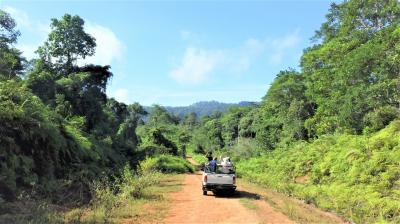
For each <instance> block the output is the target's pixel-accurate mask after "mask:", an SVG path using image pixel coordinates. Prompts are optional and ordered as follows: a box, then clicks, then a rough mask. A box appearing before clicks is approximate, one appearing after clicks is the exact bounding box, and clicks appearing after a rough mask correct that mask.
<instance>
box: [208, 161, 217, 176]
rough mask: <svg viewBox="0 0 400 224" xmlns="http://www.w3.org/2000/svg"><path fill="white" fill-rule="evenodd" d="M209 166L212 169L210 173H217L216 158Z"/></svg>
mask: <svg viewBox="0 0 400 224" xmlns="http://www.w3.org/2000/svg"><path fill="white" fill-rule="evenodd" d="M208 166H209V167H210V171H211V172H214V173H215V172H216V171H217V158H216V157H215V158H214V159H213V160H211V161H210V162H209V163H208Z"/></svg>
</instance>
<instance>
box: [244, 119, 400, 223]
mask: <svg viewBox="0 0 400 224" xmlns="http://www.w3.org/2000/svg"><path fill="white" fill-rule="evenodd" d="M237 171H238V173H239V175H241V176H242V177H244V178H246V179H249V180H252V181H255V182H258V183H260V184H263V185H267V186H269V187H272V188H274V189H276V190H277V191H280V192H284V193H286V194H288V195H293V196H295V197H298V198H300V199H303V200H304V201H306V202H308V203H314V204H316V205H317V206H318V207H321V208H325V209H328V210H334V211H336V212H337V213H339V214H341V215H343V216H345V217H347V218H349V219H350V220H352V221H354V222H356V223H366V222H378V221H383V222H400V121H394V122H392V123H391V124H390V125H388V126H387V127H386V128H385V129H383V130H381V131H379V132H377V133H375V134H373V135H359V136H357V135H346V134H341V135H328V136H324V137H321V138H320V139H317V140H315V141H314V142H311V143H306V142H296V143H293V144H292V145H291V146H289V147H288V148H281V149H277V150H275V151H272V152H270V153H267V154H265V155H263V156H261V157H256V158H252V159H250V160H242V161H240V163H238V164H237Z"/></svg>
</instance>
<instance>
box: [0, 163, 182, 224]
mask: <svg viewBox="0 0 400 224" xmlns="http://www.w3.org/2000/svg"><path fill="white" fill-rule="evenodd" d="M141 172H142V171H141ZM183 178H184V175H179V174H162V173H156V172H142V173H141V174H135V173H134V172H133V171H132V170H130V169H129V168H126V169H125V170H124V172H123V174H122V176H121V178H120V179H117V180H115V181H113V182H111V181H109V180H107V179H106V178H104V179H103V180H102V181H101V182H96V183H93V186H92V195H93V198H92V200H91V202H90V203H89V204H86V205H85V206H77V207H66V206H61V205H55V204H52V202H51V201H45V200H42V201H39V200H34V199H28V198H27V199H26V200H18V201H17V202H13V203H1V204H0V223H19V224H25V223H26V224H28V223H29V224H36V223H37V224H47V223H52V224H53V223H56V224H57V223H60V224H61V223H160V222H162V220H163V219H164V217H165V215H166V213H167V211H168V208H169V207H170V206H169V203H170V199H169V198H168V194H169V193H171V192H176V191H179V190H180V189H181V183H182V181H183Z"/></svg>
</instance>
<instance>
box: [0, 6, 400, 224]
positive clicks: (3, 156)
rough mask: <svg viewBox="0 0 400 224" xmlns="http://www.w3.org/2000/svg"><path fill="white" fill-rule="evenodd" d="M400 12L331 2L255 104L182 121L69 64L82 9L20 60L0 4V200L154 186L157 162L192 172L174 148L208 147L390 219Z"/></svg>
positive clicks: (396, 207)
mask: <svg viewBox="0 0 400 224" xmlns="http://www.w3.org/2000/svg"><path fill="white" fill-rule="evenodd" d="M399 22H400V3H399V2H398V1H397V0H380V1H376V0H348V1H344V2H342V3H332V5H331V7H330V10H329V12H328V13H327V15H326V21H325V22H324V23H323V24H321V27H320V28H319V29H318V30H317V31H316V33H315V36H314V37H312V39H313V44H312V45H311V46H309V47H308V48H307V49H305V50H304V53H303V55H302V57H301V61H300V69H298V70H294V69H288V70H283V71H281V72H279V73H278V74H277V76H276V78H275V80H274V81H273V83H272V84H271V87H270V88H269V89H268V90H267V91H266V94H265V96H264V97H263V98H262V101H261V103H260V104H252V105H247V106H234V107H230V108H228V110H227V111H225V112H215V113H213V114H211V115H205V116H199V115H198V114H196V113H195V112H191V113H188V114H186V115H185V116H184V117H183V118H182V117H178V116H176V115H174V114H172V113H169V112H168V111H167V109H166V108H164V107H162V106H160V105H154V106H152V108H151V110H150V113H148V112H147V110H145V109H144V107H143V106H141V105H139V104H138V103H134V104H130V105H127V104H124V103H122V102H118V101H116V100H115V99H113V98H109V97H107V95H106V89H107V83H108V82H109V80H110V78H111V77H112V76H113V74H112V72H111V68H110V67H109V66H98V65H85V66H80V65H79V64H78V63H77V61H78V60H79V59H84V58H85V57H88V56H91V55H93V54H94V53H95V47H96V41H95V39H94V38H93V37H91V36H90V35H89V34H87V33H86V32H85V31H84V29H83V24H84V21H83V20H82V19H81V18H80V17H79V16H73V15H69V14H66V15H64V16H63V17H62V18H60V19H53V20H52V21H51V32H50V34H49V36H48V38H47V40H46V41H45V42H44V43H43V45H42V46H41V47H39V48H38V50H37V53H38V58H36V59H34V60H31V61H27V60H26V59H24V58H23V57H22V55H21V52H20V51H19V50H18V49H16V48H15V47H14V45H15V43H16V41H17V39H18V36H19V35H20V33H19V32H18V31H17V30H16V29H15V26H16V24H15V21H14V20H13V19H12V18H11V17H10V15H9V14H7V13H6V12H4V11H0V48H1V50H0V105H1V110H0V123H1V125H0V160H1V162H0V200H1V201H15V200H21V198H23V196H24V195H25V196H26V195H29V197H31V198H49V199H51V201H52V202H54V203H59V202H61V201H62V202H63V203H71V204H74V205H76V204H85V203H88V202H89V201H91V200H92V201H93V198H96V194H95V193H93V192H95V191H93V190H92V191H91V189H93V187H91V183H92V182H93V181H94V180H97V179H98V178H99V177H105V176H106V177H108V178H109V179H110V183H114V182H113V181H118V180H121V178H122V179H123V178H125V177H126V178H128V179H129V178H131V179H129V180H130V181H132V180H133V179H135V178H136V179H135V180H139V179H140V178H141V175H143V172H144V171H143V170H146V172H145V173H151V174H149V175H150V177H149V180H154V181H150V182H152V183H153V184H154V183H157V181H156V180H157V178H155V179H154V178H153V177H154V176H156V175H157V174H152V172H153V171H156V172H157V173H158V171H161V172H193V167H191V166H190V164H188V163H186V162H185V161H184V160H183V159H181V158H182V157H184V156H185V155H186V154H187V152H190V153H192V154H193V157H194V158H195V159H196V158H197V159H199V160H200V159H201V157H202V154H204V153H206V152H208V151H212V152H214V154H216V155H217V154H218V155H220V154H221V155H222V154H225V155H229V156H231V157H232V158H233V159H234V160H235V161H236V166H237V171H238V174H239V175H240V176H241V177H242V178H246V179H249V180H252V181H254V182H257V183H259V184H261V185H264V186H267V187H270V188H273V189H275V190H277V191H280V192H283V193H286V194H288V195H291V196H294V197H297V198H299V199H302V200H304V201H305V202H306V203H313V204H315V205H317V206H319V207H321V208H324V209H326V210H330V211H334V212H336V213H338V214H340V215H342V216H344V217H345V218H346V219H348V220H351V221H353V222H356V223H365V222H378V221H379V222H400V166H399V164H400V145H399V143H400V120H399V115H400V24H399ZM66 31H68V32H66ZM180 157H181V158H180ZM140 164H142V166H143V167H146V168H145V169H142V168H141V166H140ZM127 167H128V168H127ZM129 167H131V168H129ZM128 171H129V172H128ZM126 178H125V179H126ZM152 178H153V179H152ZM144 179H145V178H144ZM144 179H143V178H142V179H140V180H144ZM122 182H123V181H122ZM149 185H151V184H149ZM121 186H122V185H121ZM95 189H96V188H95ZM102 189H108V190H109V191H111V192H112V190H110V188H107V187H103V188H102ZM70 192H76V193H74V194H70ZM127 192H131V193H130V194H131V195H133V196H135V193H132V192H134V191H133V190H132V191H127ZM111 194H112V193H111ZM138 195H140V192H139V194H138ZM136 196H137V195H136Z"/></svg>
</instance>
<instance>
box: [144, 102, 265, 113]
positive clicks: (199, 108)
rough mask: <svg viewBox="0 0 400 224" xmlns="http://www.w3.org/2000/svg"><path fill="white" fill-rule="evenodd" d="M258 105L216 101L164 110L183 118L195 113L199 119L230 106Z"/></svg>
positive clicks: (168, 107)
mask: <svg viewBox="0 0 400 224" xmlns="http://www.w3.org/2000/svg"><path fill="white" fill-rule="evenodd" d="M254 104H258V103H256V102H248V101H242V102H239V103H221V102H218V101H200V102H197V103H194V104H192V105H190V106H178V107H170V106H166V107H165V109H166V110H167V111H168V112H170V113H173V114H175V115H176V116H178V117H184V116H185V115H187V114H189V113H192V112H194V113H196V114H197V116H199V117H201V116H204V115H211V114H213V113H214V112H225V111H226V110H227V109H228V108H229V107H232V106H250V105H254ZM150 108H151V107H145V109H146V110H149V109H150Z"/></svg>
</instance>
